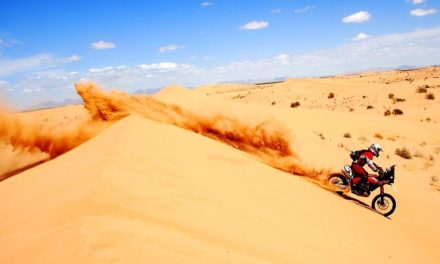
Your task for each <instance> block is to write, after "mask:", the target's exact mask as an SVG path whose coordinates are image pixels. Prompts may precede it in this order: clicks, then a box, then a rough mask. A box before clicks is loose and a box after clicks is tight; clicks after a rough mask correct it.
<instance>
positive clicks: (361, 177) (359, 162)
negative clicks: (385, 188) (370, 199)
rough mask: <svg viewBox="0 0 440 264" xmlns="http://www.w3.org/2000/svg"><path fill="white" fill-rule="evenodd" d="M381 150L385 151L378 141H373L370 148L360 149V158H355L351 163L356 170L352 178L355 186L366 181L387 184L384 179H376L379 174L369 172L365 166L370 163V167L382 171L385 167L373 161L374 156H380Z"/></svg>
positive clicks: (375, 170)
mask: <svg viewBox="0 0 440 264" xmlns="http://www.w3.org/2000/svg"><path fill="white" fill-rule="evenodd" d="M381 151H383V149H382V147H381V146H380V145H379V144H377V143H373V144H371V146H370V147H369V148H368V149H366V150H362V151H360V153H359V155H358V159H356V160H354V161H353V163H352V164H351V168H352V169H353V172H354V178H353V180H352V183H353V186H354V187H356V186H357V185H359V184H360V183H362V182H366V181H368V182H370V183H372V184H376V185H379V186H382V185H384V184H385V182H384V181H379V180H378V179H376V177H377V175H374V174H368V172H367V171H366V170H365V169H364V168H363V167H364V166H365V164H368V167H370V168H371V169H372V170H373V171H374V172H379V173H382V172H383V169H382V168H381V167H380V166H378V165H377V164H376V163H374V162H373V158H374V157H379V154H380V152H381Z"/></svg>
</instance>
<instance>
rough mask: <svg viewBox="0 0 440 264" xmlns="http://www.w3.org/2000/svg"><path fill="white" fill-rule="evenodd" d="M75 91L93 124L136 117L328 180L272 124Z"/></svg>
mask: <svg viewBox="0 0 440 264" xmlns="http://www.w3.org/2000/svg"><path fill="white" fill-rule="evenodd" d="M75 87H76V90H77V92H78V94H79V95H80V96H81V97H82V99H83V100H84V105H85V108H86V109H87V110H88V111H89V112H90V114H91V116H92V118H93V119H94V120H101V121H116V120H119V119H121V118H123V117H125V116H127V115H129V114H132V113H136V114H140V115H142V116H144V117H147V118H149V119H152V120H155V121H159V122H163V123H168V124H172V125H176V126H179V127H181V128H184V129H187V130H191V131H193V132H195V133H199V134H202V135H204V136H207V137H210V138H213V139H215V140H218V141H221V142H224V143H226V144H228V145H230V146H232V147H234V148H237V149H240V150H243V151H246V152H248V153H250V154H252V155H255V156H257V157H259V158H260V159H262V160H263V161H264V162H265V163H267V164H269V165H271V166H273V167H275V168H278V169H281V170H283V171H287V172H289V173H293V174H296V175H300V176H307V177H310V178H312V179H319V178H320V177H321V178H325V176H324V175H327V173H328V170H325V169H316V168H311V167H309V166H306V165H304V164H302V163H301V160H300V159H299V158H298V155H297V154H296V153H295V152H294V150H292V149H291V144H290V142H289V140H288V138H289V136H288V135H289V133H291V131H289V130H287V129H286V128H285V127H283V126H282V125H280V124H275V121H273V120H265V121H262V122H260V123H259V124H257V125H255V126H250V125H247V124H246V123H245V122H244V121H243V120H238V119H235V118H232V117H228V116H225V115H223V114H221V113H216V114H214V115H213V116H209V117H205V116H201V115H197V114H194V113H192V112H190V111H187V110H184V109H182V108H180V107H178V106H176V105H172V104H165V103H163V102H160V101H158V100H156V99H154V98H152V97H150V96H142V95H129V94H127V93H123V92H117V91H113V92H105V91H103V90H102V89H101V88H99V86H97V85H96V84H94V83H77V84H76V85H75Z"/></svg>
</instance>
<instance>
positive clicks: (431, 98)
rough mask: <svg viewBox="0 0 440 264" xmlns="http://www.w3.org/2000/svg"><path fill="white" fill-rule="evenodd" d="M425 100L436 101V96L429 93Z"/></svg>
mask: <svg viewBox="0 0 440 264" xmlns="http://www.w3.org/2000/svg"><path fill="white" fill-rule="evenodd" d="M425 98H426V99H428V100H434V99H435V96H434V94H433V93H429V94H426V96H425Z"/></svg>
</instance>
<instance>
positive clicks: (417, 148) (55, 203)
mask: <svg viewBox="0 0 440 264" xmlns="http://www.w3.org/2000/svg"><path fill="white" fill-rule="evenodd" d="M76 88H77V90H78V92H79V94H80V95H81V96H82V97H83V99H84V101H85V104H84V105H76V106H67V107H62V108H54V109H46V110H40V111H33V112H26V113H5V112H2V113H1V115H0V121H1V123H0V132H1V135H2V138H1V142H3V143H2V144H3V145H2V146H1V147H0V155H1V158H2V163H1V167H0V173H1V174H2V175H3V176H2V179H4V180H3V181H1V182H0V199H1V201H2V203H1V204H0V216H1V218H2V221H1V222H0V243H1V245H2V253H1V254H0V262H1V263H78V262H80V263H108V262H122V263H139V262H141V263H145V262H147V263H353V262H356V263H414V262H418V263H438V260H439V259H440V251H439V250H438V238H439V237H440V213H439V210H438V209H439V208H440V191H439V190H440V186H439V178H440V173H439V171H440V170H439V169H440V166H439V162H438V160H439V159H440V136H439V133H438V132H439V131H440V123H439V122H440V101H439V98H440V94H439V88H440V68H438V67H428V68H423V69H418V70H411V71H388V72H380V73H377V72H374V73H373V72H372V73H362V74H356V75H348V76H347V75H346V76H332V77H326V78H302V79H289V80H287V81H285V82H280V83H266V84H256V85H244V84H214V85H205V86H201V87H197V88H196V89H192V90H191V89H187V88H185V87H182V86H179V85H170V86H169V87H167V88H165V89H163V90H161V91H160V92H158V93H157V94H155V95H154V96H152V97H149V96H133V95H128V94H125V93H122V92H111V93H110V92H106V91H103V90H101V89H100V88H98V87H97V86H96V85H94V84H78V85H77V86H76ZM420 88H423V89H420ZM424 89H425V90H424ZM331 94H332V95H331ZM390 94H392V95H390ZM428 94H432V96H431V95H430V96H427V95H428ZM427 98H432V99H427ZM292 103H293V105H292ZM295 103H296V104H295ZM395 109H398V110H400V111H401V112H402V113H403V114H398V113H399V111H395ZM387 110H389V112H390V114H389V115H388V114H387V115H384V113H385V112H386V111H387ZM372 142H377V143H379V144H381V145H382V146H383V148H384V151H385V152H384V153H383V154H382V155H381V156H380V157H379V158H378V159H377V163H379V164H380V165H381V166H383V167H388V166H390V165H392V164H397V172H396V173H397V175H396V185H397V188H398V193H396V192H394V191H393V190H392V189H391V188H390V187H389V186H386V188H385V189H386V191H387V192H389V193H390V194H392V195H393V196H394V197H395V198H396V200H397V209H396V212H395V213H394V214H392V215H391V216H390V217H389V218H386V217H384V216H382V215H380V214H378V213H377V212H375V211H373V210H372V209H370V208H369V205H370V203H371V199H372V197H374V196H375V193H373V194H372V195H371V197H369V198H359V197H357V196H354V195H350V194H347V195H339V194H336V193H335V192H333V191H332V190H329V189H328V188H327V187H326V184H325V182H326V177H327V176H328V175H329V174H331V173H334V172H339V171H340V170H341V168H342V167H343V165H344V164H348V163H349V162H350V158H349V152H350V150H352V149H359V148H365V147H367V146H369V145H370V144H371V143H372ZM403 148H404V149H407V150H408V153H409V154H410V155H411V158H410V159H406V158H403V157H401V156H399V155H396V153H395V150H396V149H403ZM407 158H408V157H407ZM376 192H377V191H376Z"/></svg>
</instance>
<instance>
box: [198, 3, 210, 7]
mask: <svg viewBox="0 0 440 264" xmlns="http://www.w3.org/2000/svg"><path fill="white" fill-rule="evenodd" d="M212 4H213V3H212V2H203V3H201V4H200V5H201V6H202V7H208V6H211V5H212Z"/></svg>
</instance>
